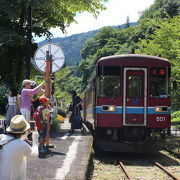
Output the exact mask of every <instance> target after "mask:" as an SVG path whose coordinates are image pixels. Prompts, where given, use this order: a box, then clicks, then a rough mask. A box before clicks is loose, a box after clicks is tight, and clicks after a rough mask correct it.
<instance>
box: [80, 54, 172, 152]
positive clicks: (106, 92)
mask: <svg viewBox="0 0 180 180" xmlns="http://www.w3.org/2000/svg"><path fill="white" fill-rule="evenodd" d="M170 74H171V64H170V62H169V60H167V59H164V58H161V57H158V56H157V57H156V56H149V55H138V54H129V55H113V56H107V57H102V58H101V59H99V60H98V61H97V63H96V65H95V68H94V72H93V74H92V77H91V79H90V80H89V83H88V86H87V88H86V90H85V92H84V99H83V102H84V103H83V121H84V123H85V124H86V126H87V127H88V129H89V130H90V132H91V133H92V135H93V137H94V143H95V146H96V147H98V149H101V150H103V151H111V152H149V151H151V152H152V151H159V150H160V149H162V148H163V147H164V144H165V141H166V136H167V135H168V132H169V130H170V126H171V98H170Z"/></svg>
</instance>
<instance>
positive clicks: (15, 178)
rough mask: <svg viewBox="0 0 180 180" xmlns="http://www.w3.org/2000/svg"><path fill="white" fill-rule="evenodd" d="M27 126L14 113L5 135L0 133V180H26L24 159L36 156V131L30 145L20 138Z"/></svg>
mask: <svg viewBox="0 0 180 180" xmlns="http://www.w3.org/2000/svg"><path fill="white" fill-rule="evenodd" d="M29 128H30V124H29V123H28V122H27V121H26V120H25V119H24V117H23V116H22V115H16V116H14V117H13V118H12V119H11V122H10V126H9V127H8V128H7V129H6V131H7V135H4V134H2V135H0V180H26V171H27V163H26V159H27V158H35V157H38V133H34V134H33V146H32V147H30V146H29V145H28V144H27V143H26V142H24V141H23V140H22V139H21V138H22V136H23V135H24V134H25V133H26V132H27V131H28V130H29Z"/></svg>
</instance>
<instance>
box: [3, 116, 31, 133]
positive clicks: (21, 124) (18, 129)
mask: <svg viewBox="0 0 180 180" xmlns="http://www.w3.org/2000/svg"><path fill="white" fill-rule="evenodd" d="M29 128H30V124H29V123H28V122H27V121H26V120H25V119H24V117H23V116H22V115H16V116H14V117H13V118H12V119H11V122H10V126H9V127H8V128H7V129H6V131H7V132H9V133H14V134H18V133H25V132H26V131H27V130H28V129H29Z"/></svg>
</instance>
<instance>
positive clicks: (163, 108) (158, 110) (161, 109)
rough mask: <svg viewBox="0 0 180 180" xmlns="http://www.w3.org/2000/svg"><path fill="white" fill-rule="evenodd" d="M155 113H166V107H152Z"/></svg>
mask: <svg viewBox="0 0 180 180" xmlns="http://www.w3.org/2000/svg"><path fill="white" fill-rule="evenodd" d="M154 110H155V112H167V111H168V107H167V106H156V107H154Z"/></svg>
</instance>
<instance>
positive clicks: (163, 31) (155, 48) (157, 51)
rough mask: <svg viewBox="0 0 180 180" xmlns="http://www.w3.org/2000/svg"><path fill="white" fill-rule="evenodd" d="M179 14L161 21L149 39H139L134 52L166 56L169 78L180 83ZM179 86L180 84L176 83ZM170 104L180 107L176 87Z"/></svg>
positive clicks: (179, 97) (179, 98) (179, 96)
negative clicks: (169, 71)
mask: <svg viewBox="0 0 180 180" xmlns="http://www.w3.org/2000/svg"><path fill="white" fill-rule="evenodd" d="M178 22H179V16H175V17H173V18H169V19H165V20H163V21H161V23H160V24H159V27H158V28H157V29H156V30H155V32H154V34H151V35H150V36H149V39H141V41H140V42H139V43H138V44H137V45H138V48H137V49H136V53H138V54H139V53H140V54H149V55H155V56H156V55H160V56H161V57H163V58H167V59H169V60H170V61H171V64H172V76H171V80H172V81H176V82H179V84H180V48H179V44H180V33H179V32H180V27H179V24H178ZM178 87H180V85H178ZM172 99H173V101H172V105H173V108H174V109H179V108H180V104H179V102H180V93H179V91H178V90H177V89H174V90H172Z"/></svg>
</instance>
